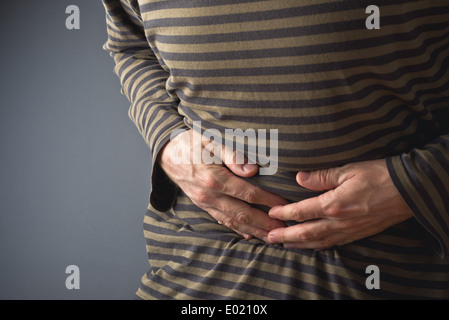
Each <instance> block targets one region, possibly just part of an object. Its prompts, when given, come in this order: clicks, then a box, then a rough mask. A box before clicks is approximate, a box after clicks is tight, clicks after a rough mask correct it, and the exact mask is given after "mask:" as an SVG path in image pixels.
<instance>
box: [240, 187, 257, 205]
mask: <svg viewBox="0 0 449 320" xmlns="http://www.w3.org/2000/svg"><path fill="white" fill-rule="evenodd" d="M243 197H244V199H243V200H245V201H246V202H249V203H253V202H255V201H256V199H257V191H256V190H255V189H252V188H250V189H248V190H246V191H245V193H244V195H243Z"/></svg>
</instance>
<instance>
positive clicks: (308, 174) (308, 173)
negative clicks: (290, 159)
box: [298, 171, 310, 181]
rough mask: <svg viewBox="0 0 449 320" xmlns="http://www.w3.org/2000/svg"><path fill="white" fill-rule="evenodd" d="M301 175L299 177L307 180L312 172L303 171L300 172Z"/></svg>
mask: <svg viewBox="0 0 449 320" xmlns="http://www.w3.org/2000/svg"><path fill="white" fill-rule="evenodd" d="M298 175H299V179H301V181H307V180H309V178H310V172H307V171H301V172H299V173H298Z"/></svg>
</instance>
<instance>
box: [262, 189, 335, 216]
mask: <svg viewBox="0 0 449 320" xmlns="http://www.w3.org/2000/svg"><path fill="white" fill-rule="evenodd" d="M325 197H327V196H325V195H324V194H323V195H321V196H318V197H314V198H309V199H306V200H302V201H300V202H296V203H291V204H288V205H284V206H276V207H274V208H271V210H270V211H269V212H268V215H269V216H270V217H272V218H274V219H279V220H283V221H298V222H304V221H307V220H313V219H319V218H324V217H325V212H324V208H323V200H322V199H323V198H325Z"/></svg>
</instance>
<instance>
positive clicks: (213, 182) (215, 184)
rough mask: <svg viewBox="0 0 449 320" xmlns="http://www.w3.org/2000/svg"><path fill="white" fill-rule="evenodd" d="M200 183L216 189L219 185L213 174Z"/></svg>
mask: <svg viewBox="0 0 449 320" xmlns="http://www.w3.org/2000/svg"><path fill="white" fill-rule="evenodd" d="M202 183H203V186H204V187H205V188H207V189H210V190H216V189H218V188H219V187H220V183H219V182H218V181H217V179H215V177H213V176H211V177H207V178H205V179H203V181H202Z"/></svg>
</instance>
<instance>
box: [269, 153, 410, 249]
mask: <svg viewBox="0 0 449 320" xmlns="http://www.w3.org/2000/svg"><path fill="white" fill-rule="evenodd" d="M296 180H297V182H298V183H299V184H300V185H301V186H303V187H305V188H308V189H310V190H316V191H325V190H329V191H327V192H325V193H323V194H321V195H320V196H318V197H315V198H310V199H306V200H303V201H300V202H298V203H292V204H288V205H285V206H277V207H275V208H272V209H271V210H270V212H269V215H270V217H272V218H275V219H280V220H284V221H288V220H291V221H298V222H302V223H300V224H297V225H294V226H291V227H287V228H280V229H277V230H273V231H271V232H270V233H269V235H268V241H269V242H270V243H284V247H286V248H304V249H315V250H322V249H326V248H330V247H332V246H335V245H344V244H347V243H350V242H353V241H355V240H359V239H362V238H365V237H368V236H371V235H374V234H376V233H379V232H381V231H383V230H385V229H387V228H389V227H391V226H393V225H395V224H398V223H400V222H403V221H405V220H407V219H409V218H411V217H413V214H412V212H411V211H410V209H409V208H408V207H407V205H406V204H405V202H404V201H403V200H402V198H401V196H400V195H399V192H398V191H397V189H396V187H395V186H394V184H393V181H392V180H391V178H390V175H389V173H388V169H387V166H386V163H385V160H375V161H366V162H358V163H353V164H348V165H345V166H343V167H340V168H332V169H325V170H317V171H313V172H309V173H307V172H299V173H298V175H297V177H296Z"/></svg>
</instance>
